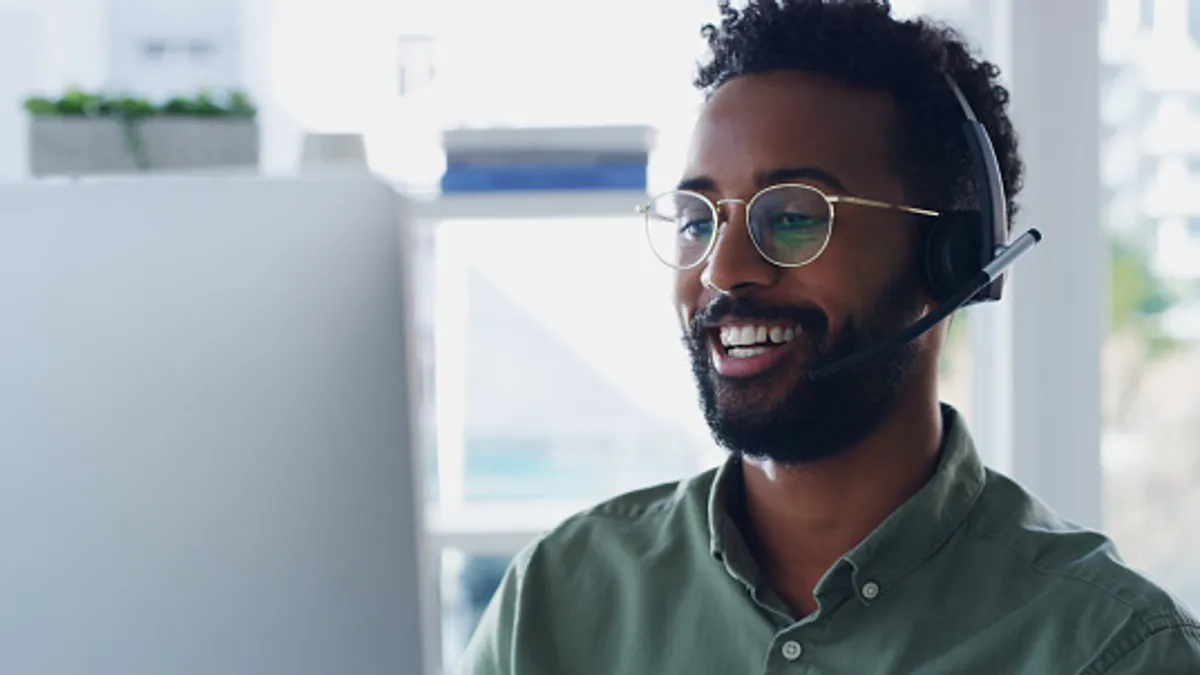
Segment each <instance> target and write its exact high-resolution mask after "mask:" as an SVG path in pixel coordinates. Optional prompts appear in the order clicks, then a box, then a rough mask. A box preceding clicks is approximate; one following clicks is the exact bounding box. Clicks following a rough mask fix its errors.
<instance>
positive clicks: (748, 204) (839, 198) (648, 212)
mask: <svg viewBox="0 0 1200 675" xmlns="http://www.w3.org/2000/svg"><path fill="white" fill-rule="evenodd" d="M784 189H801V190H807V191H809V192H811V193H813V194H816V195H817V196H819V197H820V198H821V199H822V200H824V202H825V205H826V207H827V209H828V211H829V222H828V224H827V226H826V231H825V238H824V241H822V242H821V246H820V247H819V248H818V249H817V250H816V252H814V253H813V254H812V255H810V256H808V257H807V258H806V259H805V260H803V261H801V262H782V261H779V260H776V259H775V258H773V257H771V256H770V255H769V254H768V253H767V252H766V251H764V250H763V247H762V245H761V244H760V243H759V242H758V240H757V238H755V236H754V231H753V229H752V226H751V223H750V213H751V212H752V211H753V209H754V205H755V204H756V203H757V202H758V200H759V199H760V198H761V197H763V195H769V194H771V193H773V192H776V191H779V190H784ZM670 195H687V196H689V197H694V198H696V199H699V200H700V201H701V202H702V203H704V204H706V205H707V206H708V208H709V211H710V212H711V213H712V218H713V219H712V222H713V223H714V224H715V227H714V228H713V233H712V235H711V237H710V238H709V241H708V244H707V245H706V247H705V249H704V252H703V253H701V254H700V256H699V257H698V258H697V259H696V261H695V262H692V263H689V264H687V265H679V264H677V263H672V262H670V261H668V260H667V259H666V258H665V257H664V256H663V255H662V253H660V252H659V251H658V249H657V248H656V247H655V245H654V240H653V237H652V236H651V234H650V227H651V218H653V217H654V213H653V212H652V211H653V206H654V204H655V202H657V201H659V200H660V199H662V198H664V197H667V196H670ZM725 204H741V205H742V206H744V207H745V209H746V229H747V230H748V232H749V235H750V241H751V242H752V243H753V244H754V248H755V249H757V250H758V253H759V255H761V256H762V257H763V258H764V259H766V260H767V261H768V262H770V263H771V264H773V265H778V266H779V267H803V266H804V265H807V264H809V263H811V262H812V261H814V260H816V259H817V258H819V257H821V254H822V253H824V252H825V248H826V247H827V246H829V240H830V239H832V238H833V223H834V217H835V215H836V212H835V209H834V205H835V204H849V205H852V206H865V207H869V208H874V209H884V210H887V211H897V212H901V213H909V214H913V215H918V216H927V217H931V218H936V217H938V216H940V215H941V214H940V213H939V212H937V211H932V210H930V209H922V208H917V207H915V206H904V205H901V204H891V203H888V202H881V201H877V200H874V199H864V198H862V197H850V196H845V195H828V194H825V192H824V191H822V190H820V189H818V188H816V187H814V186H812V185H806V184H803V183H779V184H776V185H772V186H770V187H767V188H765V189H763V190H760V191H759V192H758V193H757V194H755V195H754V196H753V197H751V198H750V200H749V201H747V200H744V199H720V200H717V201H716V202H713V201H712V200H711V199H709V198H708V197H706V196H704V195H702V194H700V193H699V192H693V191H691V190H668V191H666V192H663V193H660V194H657V195H655V196H654V197H653V198H651V200H650V201H649V203H647V204H642V205H639V206H638V207H637V208H636V211H637V212H638V213H641V214H643V215H644V216H645V217H646V238H647V239H648V240H649V243H650V249H651V250H652V251H653V252H654V255H655V257H656V258H658V259H659V260H660V261H662V262H663V263H664V264H666V265H667V266H668V267H672V268H674V269H677V270H687V269H691V268H693V267H695V266H697V265H699V264H701V263H703V262H704V261H705V260H707V259H708V256H710V255H711V254H712V251H713V249H714V248H716V244H717V238H718V236H717V235H718V234H719V233H720V229H721V225H722V224H723V223H722V222H721V217H720V207H721V206H724V205H725ZM725 220H726V222H728V219H725Z"/></svg>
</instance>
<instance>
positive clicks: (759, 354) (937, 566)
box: [460, 0, 1200, 675]
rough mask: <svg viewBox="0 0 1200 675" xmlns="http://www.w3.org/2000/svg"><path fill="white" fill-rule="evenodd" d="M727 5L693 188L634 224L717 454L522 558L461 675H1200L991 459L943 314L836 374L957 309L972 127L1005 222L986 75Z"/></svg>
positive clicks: (945, 46) (976, 195) (845, 14)
mask: <svg viewBox="0 0 1200 675" xmlns="http://www.w3.org/2000/svg"><path fill="white" fill-rule="evenodd" d="M722 11H723V20H722V21H721V23H720V24H719V25H716V26H709V27H706V30H705V35H706V36H707V38H708V41H709V44H710V47H711V49H712V58H711V60H710V61H709V62H708V63H707V64H705V65H704V66H702V67H701V69H700V72H699V76H698V78H697V85H698V86H699V87H700V88H702V89H703V90H704V91H705V93H706V94H707V99H706V103H705V105H704V108H703V111H702V114H701V116H700V119H699V122H698V124H697V126H696V129H695V133H694V136H693V140H692V144H691V150H690V153H689V156H688V161H687V168H686V171H685V175H684V176H683V177H682V181H681V182H680V185H679V187H678V189H677V190H673V191H671V192H669V193H667V194H665V195H661V196H659V197H657V198H655V199H654V200H653V201H652V202H651V203H650V204H648V205H646V206H645V208H643V209H642V210H643V212H644V213H645V216H646V220H647V228H648V230H647V231H648V234H649V235H650V241H651V245H652V246H651V248H652V251H653V253H654V254H655V255H656V256H658V257H659V258H660V259H661V260H662V261H663V262H664V263H666V264H668V265H670V266H671V267H673V268H674V269H676V270H677V276H676V284H675V296H674V299H675V308H676V311H677V312H678V314H679V316H680V319H681V328H682V331H683V335H684V342H685V343H686V345H687V348H688V350H689V352H690V354H691V358H692V365H693V370H694V373H695V377H696V383H697V386H698V389H699V393H700V401H701V405H702V408H703V411H704V414H705V417H706V419H707V420H708V423H709V426H710V427H711V429H712V432H713V436H714V438H715V439H716V441H717V442H718V443H720V445H721V446H723V447H724V448H725V449H727V450H728V453H729V459H728V461H727V462H725V463H724V464H723V465H722V466H721V467H719V468H717V469H715V470H713V471H710V472H707V473H704V474H702V475H700V476H698V477H695V478H693V479H691V480H687V481H683V482H680V483H678V484H672V485H664V486H659V487H654V488H649V489H646V490H642V491H638V492H635V493H631V494H626V495H622V496H620V497H618V498H616V499H614V500H612V501H609V502H606V503H604V504H600V505H598V506H596V507H595V508H593V509H590V510H588V511H587V512H584V513H581V514H578V515H577V516H575V517H573V518H571V519H570V520H568V521H567V522H566V523H564V524H563V525H562V526H560V527H559V528H557V529H556V530H555V531H554V532H551V533H549V534H548V535H546V536H545V537H543V538H541V539H540V540H539V541H537V542H536V543H535V544H533V545H531V546H530V547H528V548H527V549H526V550H524V551H522V552H521V553H520V554H519V555H518V556H517V557H516V558H515V560H514V561H513V563H512V565H511V566H510V568H509V570H508V572H507V574H506V576H505V578H504V580H503V582H502V583H501V586H500V588H499V590H498V591H497V593H496V595H495V596H494V598H493V600H492V602H491V604H490V605H489V607H488V609H487V611H486V613H485V615H484V617H483V619H482V621H481V624H480V626H479V628H478V629H477V631H476V633H475V635H474V637H473V639H472V641H471V643H470V645H469V647H468V649H467V653H466V655H465V657H464V658H463V661H462V663H461V665H460V669H461V672H464V673H478V674H481V675H487V674H492V673H495V674H501V673H503V674H512V675H518V674H519V675H542V674H545V675H551V674H553V675H571V674H591V673H595V674H600V673H604V674H605V675H608V674H612V673H622V674H624V673H689V674H691V673H739V674H740V673H755V672H767V673H771V672H779V673H784V672H796V673H813V674H821V675H837V674H846V675H861V674H864V673H930V674H932V673H1054V674H1056V675H1057V674H1076V675H1082V674H1085V673H1086V674H1090V675H1098V674H1101V673H1104V674H1107V675H1129V674H1132V673H1138V674H1145V675H1150V674H1151V673H1154V674H1160V675H1165V674H1178V675H1183V674H1185V673H1200V624H1197V622H1196V620H1195V619H1194V618H1193V617H1192V616H1191V615H1190V614H1188V612H1187V611H1186V610H1185V609H1184V608H1182V607H1180V606H1179V605H1178V603H1176V602H1175V600H1174V599H1173V598H1172V597H1170V596H1169V595H1168V594H1167V593H1165V592H1164V591H1162V590H1161V589H1159V588H1158V587H1156V586H1155V585H1153V584H1152V583H1151V582H1149V581H1147V580H1146V579H1144V578H1142V577H1140V576H1138V575H1137V574H1135V573H1134V572H1132V571H1130V570H1129V569H1127V568H1126V567H1125V566H1124V565H1123V564H1122V563H1121V562H1120V560H1119V558H1118V557H1117V555H1116V553H1115V551H1114V550H1113V547H1112V545H1111V543H1110V542H1109V541H1108V540H1107V539H1105V538H1104V537H1103V536H1101V535H1099V534H1097V533H1092V532H1088V531H1085V530H1082V529H1080V528H1078V527H1075V526H1074V525H1072V524H1070V523H1068V522H1066V521H1064V520H1063V519H1061V518H1059V517H1058V516H1056V515H1055V514H1054V513H1052V512H1050V511H1049V510H1048V509H1047V508H1046V507H1045V506H1044V505H1042V504H1041V503H1039V502H1038V501H1037V500H1036V499H1035V498H1033V497H1032V496H1030V495H1029V494H1027V493H1026V492H1025V491H1023V490H1022V489H1021V488H1020V487H1019V486H1018V485H1016V484H1015V483H1013V482H1012V481H1010V480H1008V479H1006V478H1005V477H1003V476H1000V475H998V474H996V473H994V472H991V471H989V470H987V469H986V468H985V467H984V466H983V465H982V464H981V461H980V458H979V456H978V454H977V453H976V451H975V448H974V447H973V444H972V441H971V438H970V435H969V433H968V430H967V428H966V427H965V425H964V422H963V420H962V418H961V417H960V416H959V414H958V413H957V412H956V411H955V410H954V409H953V408H951V407H949V406H946V405H943V404H940V403H939V398H938V391H937V364H938V358H939V354H940V352H941V349H942V344H943V341H944V340H945V335H946V330H945V325H944V324H945V322H940V323H938V325H937V326H936V327H934V328H933V329H932V330H930V331H928V332H926V333H924V334H923V335H921V336H920V337H919V338H918V339H915V340H912V341H909V342H905V343H904V344H903V345H902V346H900V347H899V348H896V349H892V350H889V351H886V352H880V353H877V354H876V355H875V356H874V358H871V359H867V360H864V361H862V362H859V363H856V364H854V365H852V366H850V367H845V368H841V369H840V370H835V369H834V368H833V366H835V364H842V365H844V364H845V363H846V362H845V359H846V358H847V357H850V356H852V355H855V354H863V353H865V352H866V350H868V349H870V348H871V347H872V346H875V345H878V344H881V343H883V342H885V341H887V340H888V339H889V338H892V337H894V336H896V335H898V334H900V333H901V332H902V331H904V330H905V329H906V328H908V327H909V326H911V325H912V324H914V322H918V321H920V320H921V319H922V318H923V317H927V316H930V314H931V313H933V312H936V311H938V310H939V308H948V307H950V306H953V305H952V304H948V303H951V300H950V299H949V298H951V297H954V293H952V292H949V293H948V292H947V290H946V288H945V286H946V283H945V279H942V278H940V277H941V276H945V275H944V274H941V273H940V272H938V269H940V268H939V267H938V264H937V262H936V261H934V260H932V258H934V257H936V255H937V251H939V250H941V249H940V248H939V245H938V244H937V243H936V241H935V240H936V238H937V236H941V235H935V234H934V233H935V232H936V231H937V230H938V228H939V227H945V226H951V227H967V226H968V224H970V223H975V225H974V227H978V223H979V222H981V221H980V220H979V219H978V217H976V218H975V219H974V220H971V219H970V218H966V219H960V220H952V219H954V218H957V217H958V216H956V215H955V214H961V213H963V212H966V213H970V212H971V211H972V210H974V211H975V212H976V216H978V213H977V212H978V211H980V210H981V209H984V208H987V205H986V204H981V203H980V201H981V200H982V197H981V192H982V191H981V190H980V189H979V188H978V186H977V183H976V182H975V178H976V173H975V172H973V171H972V166H973V165H972V156H971V152H972V151H971V150H970V148H969V145H968V141H967V140H966V138H965V137H964V134H963V126H962V124H963V120H964V110H970V111H973V113H974V115H976V116H977V119H978V121H979V122H980V123H982V124H983V126H984V127H985V128H986V130H987V132H988V135H989V136H990V139H991V145H992V147H993V148H994V150H995V156H996V157H997V159H998V162H997V163H998V168H999V180H998V186H997V190H1001V189H1002V191H1003V192H1004V194H1005V195H1006V197H1004V199H1006V200H1007V202H1006V203H1005V205H1006V206H1007V207H1008V209H1007V212H1008V213H1012V212H1013V206H1014V204H1013V203H1012V199H1013V197H1014V196H1015V195H1016V194H1017V193H1018V191H1019V188H1020V179H1021V173H1022V166H1021V161H1020V159H1019V156H1018V153H1017V144H1016V140H1015V134H1014V132H1013V129H1012V125H1011V123H1010V121H1009V119H1008V117H1007V112H1006V106H1007V93H1006V92H1005V90H1004V89H1002V88H1001V87H999V86H998V85H997V84H996V80H995V78H996V74H997V73H996V69H995V68H994V67H993V66H991V65H990V64H987V63H983V62H980V61H977V60H975V59H974V58H973V57H972V56H971V55H970V53H969V51H968V50H967V48H966V46H965V45H964V44H963V43H962V41H961V40H960V39H959V38H958V37H957V36H956V35H955V34H954V33H953V32H951V31H948V30H946V29H944V28H941V27H937V26H935V25H931V24H928V23H923V22H900V21H897V20H895V19H893V18H892V17H891V16H890V12H889V9H888V7H887V5H886V3H883V2H869V1H857V2H855V1H849V0H847V1H843V2H831V1H828V0H827V1H825V2H821V1H819V0H791V1H784V2H782V3H776V2H774V1H773V0H761V1H758V2H751V3H750V5H749V6H748V7H747V8H746V9H745V10H742V11H740V12H739V11H735V10H733V9H731V8H729V7H723V9H722ZM959 96H961V97H962V100H961V101H960V100H959ZM939 223H941V225H939ZM1003 225H1006V224H1005V223H1002V226H1003ZM953 236H955V237H957V236H959V235H958V234H954V235H953ZM966 241H972V240H970V239H967V240H966ZM974 241H978V240H977V239H976V240H974ZM980 264H981V265H982V263H980ZM971 271H974V270H969V271H968V272H971ZM967 276H968V277H969V276H970V274H969V273H968V275H967Z"/></svg>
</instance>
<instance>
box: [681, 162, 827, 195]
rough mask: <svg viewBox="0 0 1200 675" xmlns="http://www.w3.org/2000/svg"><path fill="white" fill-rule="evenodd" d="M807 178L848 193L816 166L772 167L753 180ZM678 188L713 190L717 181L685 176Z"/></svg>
mask: <svg viewBox="0 0 1200 675" xmlns="http://www.w3.org/2000/svg"><path fill="white" fill-rule="evenodd" d="M798 180H808V181H816V182H818V183H824V184H825V185H827V186H829V187H831V188H833V189H834V190H836V191H838V192H841V193H849V192H850V191H849V190H848V189H846V185H845V183H843V182H842V181H841V180H840V179H839V178H838V177H837V176H835V175H833V174H832V173H830V172H828V171H826V170H825V169H822V168H820V167H816V166H792V167H786V168H782V169H773V170H771V171H766V172H762V173H759V174H758V175H756V176H755V182H756V183H758V186H759V187H760V188H764V187H768V186H770V185H776V184H778V183H788V182H791V181H798ZM676 189H678V190H691V191H693V192H714V191H716V189H717V181H715V180H713V179H712V178H710V177H708V176H695V177H692V178H685V179H683V180H681V181H679V185H677V186H676Z"/></svg>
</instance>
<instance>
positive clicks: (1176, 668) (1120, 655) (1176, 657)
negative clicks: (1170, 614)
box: [1084, 620, 1200, 675]
mask: <svg viewBox="0 0 1200 675" xmlns="http://www.w3.org/2000/svg"><path fill="white" fill-rule="evenodd" d="M1125 646H1126V648H1125V649H1121V650H1120V651H1114V652H1110V653H1109V654H1106V655H1104V656H1102V657H1101V658H1100V659H1098V661H1097V662H1096V663H1094V664H1093V667H1092V668H1090V669H1088V670H1086V671H1084V672H1085V673H1087V675H1091V674H1092V673H1095V674H1096V675H1198V674H1200V624H1197V623H1195V622H1193V621H1190V620H1181V621H1178V622H1172V623H1171V624H1169V625H1166V626H1161V627H1157V628H1156V629H1155V630H1153V631H1151V632H1149V633H1148V634H1147V635H1146V636H1145V637H1144V638H1143V639H1141V640H1137V641H1130V642H1127V643H1126V644H1125ZM1105 657H1107V658H1105Z"/></svg>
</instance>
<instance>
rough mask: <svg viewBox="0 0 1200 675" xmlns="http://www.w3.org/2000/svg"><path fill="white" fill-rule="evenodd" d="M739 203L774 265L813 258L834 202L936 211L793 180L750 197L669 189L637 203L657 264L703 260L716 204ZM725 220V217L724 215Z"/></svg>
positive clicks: (711, 242) (711, 239)
mask: <svg viewBox="0 0 1200 675" xmlns="http://www.w3.org/2000/svg"><path fill="white" fill-rule="evenodd" d="M726 204H742V205H743V206H745V207H746V226H747V228H748V229H749V230H750V240H751V241H753V242H754V247H755V248H757V249H758V252H759V253H760V254H761V255H762V257H764V258H766V259H767V260H768V261H770V262H771V263H774V264H775V265H778V266H780V267H801V266H803V265H807V264H808V263H810V262H812V261H814V260H816V259H817V258H818V257H819V256H820V255H821V253H822V252H824V251H825V247H826V246H828V245H829V239H830V236H831V235H832V234H833V219H834V209H833V205H834V204H851V205H854V206H867V207H871V208H877V209H886V210H889V211H900V212H903V213H911V214H914V215H919V216H929V217H937V216H938V215H939V214H938V212H937V211H930V210H929V209H919V208H915V207H912V206H901V205H899V204H889V203H887V202H879V201H875V200H873V199H862V198H859V197H846V196H831V195H827V194H825V193H824V192H822V191H821V190H818V189H817V188H815V187H813V186H811V185H802V184H799V183H783V184H779V185H772V186H771V187H768V188H766V189H765V190H762V191H761V192H759V193H758V194H756V195H754V196H753V197H751V198H750V201H749V202H747V201H745V200H742V199H721V200H719V201H717V202H715V203H714V202H713V201H712V200H711V199H709V198H708V197H705V196H704V195H702V194H700V193H697V192H692V191H690V190H671V191H670V192H664V193H662V194H660V195H658V196H656V197H654V198H653V199H651V200H650V203H649V204H645V205H643V206H639V207H638V208H637V211H638V212H639V213H642V214H644V215H645V217H646V236H647V238H648V239H649V240H650V248H651V250H652V251H654V255H655V256H656V257H657V258H658V259H659V260H661V261H662V262H663V263H665V264H667V265H668V266H670V267H673V268H675V269H678V270H685V269H690V268H692V267H695V266H696V265H699V264H700V263H701V262H703V261H704V260H705V259H706V258H707V257H708V256H709V254H711V253H712V250H713V248H714V247H715V246H716V241H717V237H716V234H717V230H718V229H719V224H720V222H721V221H720V216H719V209H720V207H722V206H724V205H726ZM726 220H728V219H726Z"/></svg>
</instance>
